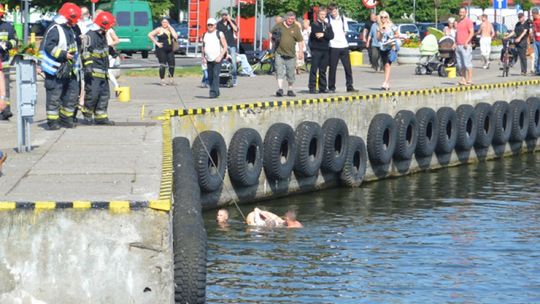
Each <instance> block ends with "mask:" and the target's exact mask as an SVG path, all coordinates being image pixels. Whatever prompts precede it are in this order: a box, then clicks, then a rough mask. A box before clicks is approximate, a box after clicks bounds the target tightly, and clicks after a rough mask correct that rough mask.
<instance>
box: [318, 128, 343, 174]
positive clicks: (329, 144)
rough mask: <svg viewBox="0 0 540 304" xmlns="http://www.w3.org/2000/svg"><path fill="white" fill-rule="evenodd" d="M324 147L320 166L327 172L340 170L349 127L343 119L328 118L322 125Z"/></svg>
mask: <svg viewBox="0 0 540 304" xmlns="http://www.w3.org/2000/svg"><path fill="white" fill-rule="evenodd" d="M322 129H323V134H324V145H323V146H324V148H323V151H324V152H323V159H322V163H321V168H322V169H323V170H324V171H327V172H336V173H337V172H340V171H341V170H342V169H343V165H344V164H345V157H346V156H347V146H348V143H349V129H348V128H347V124H346V123H345V121H343V119H339V118H329V119H327V120H326V121H325V122H324V124H323V126H322Z"/></svg>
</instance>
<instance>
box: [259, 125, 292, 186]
mask: <svg viewBox="0 0 540 304" xmlns="http://www.w3.org/2000/svg"><path fill="white" fill-rule="evenodd" d="M295 158H296V142H295V138H294V130H293V129H292V128H291V127H290V126H289V125H287V124H284V123H275V124H273V125H272V126H271V127H270V128H269V129H268V131H267V132H266V136H265V137H264V161H263V165H264V172H265V173H266V177H267V178H268V179H270V180H283V179H286V178H288V177H289V176H290V175H291V172H292V170H293V167H294V161H295Z"/></svg>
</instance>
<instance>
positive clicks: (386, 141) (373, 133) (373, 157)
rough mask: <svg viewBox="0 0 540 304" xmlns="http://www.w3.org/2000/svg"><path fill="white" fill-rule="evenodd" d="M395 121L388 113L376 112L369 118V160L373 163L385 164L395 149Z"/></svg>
mask: <svg viewBox="0 0 540 304" xmlns="http://www.w3.org/2000/svg"><path fill="white" fill-rule="evenodd" d="M396 141H397V129H396V122H395V121H394V119H393V118H392V116H390V115H388V114H384V113H381V114H377V115H375V116H374V117H373V119H372V120H371V123H370V124H369V129H368V136H367V150H368V156H369V161H370V162H371V164H373V165H386V164H388V163H389V162H390V161H391V160H392V156H393V155H394V151H395V149H396Z"/></svg>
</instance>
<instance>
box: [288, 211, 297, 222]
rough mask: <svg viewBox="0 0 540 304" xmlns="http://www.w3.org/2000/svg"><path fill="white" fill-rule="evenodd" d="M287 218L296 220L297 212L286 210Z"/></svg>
mask: <svg viewBox="0 0 540 304" xmlns="http://www.w3.org/2000/svg"><path fill="white" fill-rule="evenodd" d="M285 219H289V220H291V221H296V212H294V211H292V210H289V211H287V212H285Z"/></svg>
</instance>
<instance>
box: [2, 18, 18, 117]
mask: <svg viewBox="0 0 540 304" xmlns="http://www.w3.org/2000/svg"><path fill="white" fill-rule="evenodd" d="M2 12H3V7H2ZM16 46H17V38H16V36H15V29H14V28H13V25H11V23H7V22H5V21H4V20H0V59H1V60H2V64H0V69H8V68H9V50H11V49H12V48H14V47H16ZM4 76H5V80H6V96H0V98H1V99H3V100H6V101H7V100H8V99H9V95H10V94H9V75H8V73H6V74H5V75H4ZM11 116H13V114H12V113H11V108H10V106H9V102H8V106H7V108H6V109H4V111H2V112H0V120H6V119H9V118H10V117H11Z"/></svg>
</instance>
